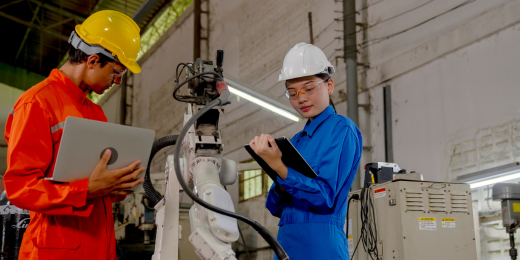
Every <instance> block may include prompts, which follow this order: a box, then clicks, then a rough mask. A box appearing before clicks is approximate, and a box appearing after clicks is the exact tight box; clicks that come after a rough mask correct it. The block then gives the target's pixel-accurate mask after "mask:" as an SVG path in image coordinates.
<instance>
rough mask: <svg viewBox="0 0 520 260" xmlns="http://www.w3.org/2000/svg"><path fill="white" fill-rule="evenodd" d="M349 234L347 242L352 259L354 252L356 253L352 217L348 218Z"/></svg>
mask: <svg viewBox="0 0 520 260" xmlns="http://www.w3.org/2000/svg"><path fill="white" fill-rule="evenodd" d="M347 225H348V234H347V243H348V254H349V259H352V254H353V253H354V236H353V235H352V219H350V218H349V219H348V224H347Z"/></svg>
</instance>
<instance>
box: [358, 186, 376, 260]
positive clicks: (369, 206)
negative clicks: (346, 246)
mask: <svg viewBox="0 0 520 260" xmlns="http://www.w3.org/2000/svg"><path fill="white" fill-rule="evenodd" d="M367 186H368V185H365V187H363V189H362V190H361V196H360V203H361V209H360V217H361V234H360V236H359V240H358V243H357V245H356V248H355V249H354V253H353V254H352V257H354V255H355V254H356V250H357V248H358V246H359V243H360V242H362V244H363V248H364V249H365V252H367V254H368V255H369V256H370V258H371V259H372V260H381V258H379V251H378V248H377V225H376V214H375V212H374V204H373V202H372V198H371V196H370V193H371V192H370V190H371V189H370V187H367Z"/></svg>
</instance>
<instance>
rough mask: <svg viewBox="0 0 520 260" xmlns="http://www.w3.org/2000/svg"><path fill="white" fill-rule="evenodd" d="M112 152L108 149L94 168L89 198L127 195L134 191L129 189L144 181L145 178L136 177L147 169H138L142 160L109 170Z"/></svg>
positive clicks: (89, 184) (89, 185)
mask: <svg viewBox="0 0 520 260" xmlns="http://www.w3.org/2000/svg"><path fill="white" fill-rule="evenodd" d="M110 154H111V152H110V150H109V149H107V150H106V151H105V154H103V158H101V161H99V163H98V165H97V166H96V169H94V171H93V172H92V174H91V175H90V180H89V183H88V194H87V200H92V199H95V198H99V197H105V196H108V195H127V194H129V193H132V192H131V191H128V189H131V188H132V187H134V186H136V185H138V184H140V183H143V182H144V179H136V178H137V176H138V175H139V174H140V173H141V172H143V171H144V169H145V168H144V167H141V168H139V169H136V167H137V166H138V165H139V164H140V163H141V162H140V161H136V162H134V163H132V164H131V165H130V166H128V167H126V168H123V169H119V170H113V171H109V170H107V162H108V160H109V159H110Z"/></svg>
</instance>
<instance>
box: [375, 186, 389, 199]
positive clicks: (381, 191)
mask: <svg viewBox="0 0 520 260" xmlns="http://www.w3.org/2000/svg"><path fill="white" fill-rule="evenodd" d="M383 197H386V188H381V189H377V190H374V199H378V198H383Z"/></svg>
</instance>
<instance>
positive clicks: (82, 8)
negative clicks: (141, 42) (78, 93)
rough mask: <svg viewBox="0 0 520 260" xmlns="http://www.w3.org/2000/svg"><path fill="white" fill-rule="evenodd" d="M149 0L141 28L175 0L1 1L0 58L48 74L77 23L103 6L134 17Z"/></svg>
mask: <svg viewBox="0 0 520 260" xmlns="http://www.w3.org/2000/svg"><path fill="white" fill-rule="evenodd" d="M148 1H152V2H150V3H153V6H152V7H151V8H150V10H149V11H148V12H146V14H145V15H144V16H143V18H142V19H141V20H140V21H139V22H138V25H139V27H140V28H141V30H143V29H144V28H145V27H146V25H147V24H148V22H149V21H150V20H152V19H153V18H154V16H155V15H156V14H158V13H159V11H160V10H161V9H162V8H164V7H165V6H166V5H167V4H171V2H172V0H48V1H42V0H10V1H1V3H0V25H1V26H2V31H3V33H2V37H1V38H2V41H0V48H1V50H2V51H1V52H0V62H5V63H7V64H10V65H12V66H15V67H21V68H25V69H27V70H29V71H32V72H36V73H38V74H41V75H48V74H49V73H50V71H51V70H52V69H53V68H56V67H57V66H58V64H59V63H60V61H61V60H62V59H63V57H64V55H65V53H66V51H67V49H68V43H67V40H66V39H68V37H69V35H70V33H71V32H72V30H73V29H74V26H75V25H76V24H79V23H81V22H82V21H83V20H84V19H85V18H86V17H88V16H89V15H90V14H91V13H94V12H97V11H101V10H116V11H119V12H122V13H126V14H127V15H129V16H130V17H132V16H133V15H134V14H135V13H136V12H137V11H138V10H141V9H140V8H141V6H144V5H143V3H145V2H148ZM150 3H148V4H150Z"/></svg>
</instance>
